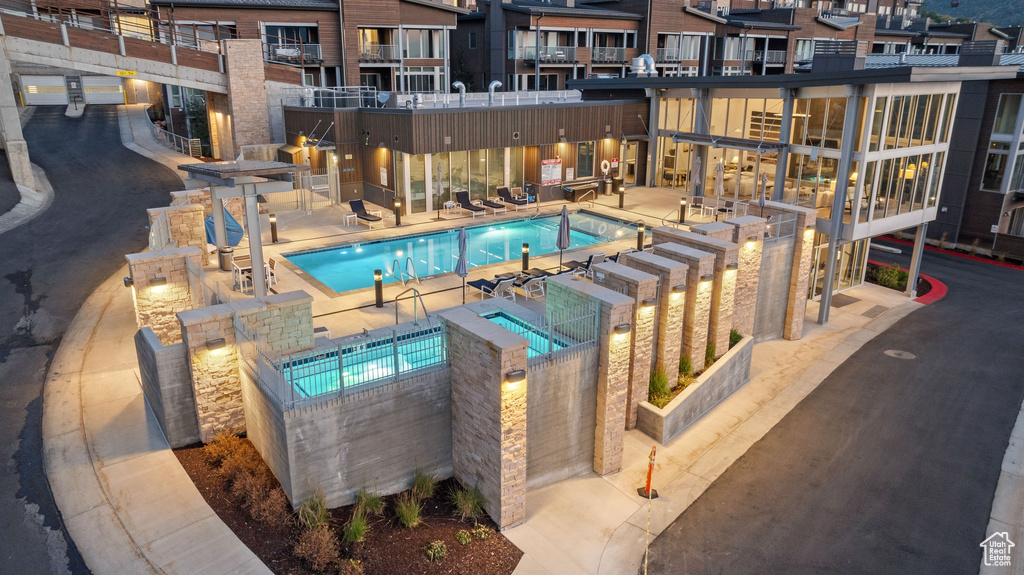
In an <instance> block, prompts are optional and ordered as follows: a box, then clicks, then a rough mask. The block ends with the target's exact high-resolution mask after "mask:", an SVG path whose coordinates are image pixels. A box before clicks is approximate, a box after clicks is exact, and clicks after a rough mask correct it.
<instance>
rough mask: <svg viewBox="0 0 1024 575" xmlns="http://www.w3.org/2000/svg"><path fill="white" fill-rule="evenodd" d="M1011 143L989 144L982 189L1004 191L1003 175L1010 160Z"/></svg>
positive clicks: (982, 177)
mask: <svg viewBox="0 0 1024 575" xmlns="http://www.w3.org/2000/svg"><path fill="white" fill-rule="evenodd" d="M1009 150H1010V145H1009V144H1007V143H1004V142H992V143H991V144H989V152H988V158H986V160H985V172H984V173H983V174H982V176H981V189H983V190H988V191H991V192H999V191H1002V188H1003V175H1004V174H1005V173H1006V164H1008V163H1009V162H1010V160H1009V158H1010V156H1009Z"/></svg>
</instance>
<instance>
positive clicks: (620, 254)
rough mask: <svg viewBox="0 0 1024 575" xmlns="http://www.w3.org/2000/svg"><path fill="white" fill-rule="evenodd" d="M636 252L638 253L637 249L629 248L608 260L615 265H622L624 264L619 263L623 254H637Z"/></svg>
mask: <svg viewBox="0 0 1024 575" xmlns="http://www.w3.org/2000/svg"><path fill="white" fill-rule="evenodd" d="M635 252H636V248H627V249H624V250H622V251H621V252H619V253H617V254H615V255H614V256H612V257H610V258H608V259H609V260H610V261H613V262H615V263H622V262H620V261H619V258H621V257H622V255H623V254H632V253H635Z"/></svg>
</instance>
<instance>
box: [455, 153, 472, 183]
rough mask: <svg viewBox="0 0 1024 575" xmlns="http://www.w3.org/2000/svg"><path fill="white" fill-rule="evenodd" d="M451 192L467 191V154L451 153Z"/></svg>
mask: <svg viewBox="0 0 1024 575" xmlns="http://www.w3.org/2000/svg"><path fill="white" fill-rule="evenodd" d="M451 168H452V191H453V192H460V191H463V190H468V189H469V152H452V154H451Z"/></svg>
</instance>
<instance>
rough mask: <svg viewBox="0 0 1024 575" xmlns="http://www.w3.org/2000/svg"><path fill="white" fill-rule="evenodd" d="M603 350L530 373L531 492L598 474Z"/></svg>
mask: <svg viewBox="0 0 1024 575" xmlns="http://www.w3.org/2000/svg"><path fill="white" fill-rule="evenodd" d="M597 352H598V350H597V347H596V346H595V347H591V348H588V349H585V350H583V351H580V352H576V353H572V354H570V355H567V356H560V357H558V356H556V357H555V358H554V359H552V360H550V361H545V362H543V363H540V364H537V365H532V366H530V368H529V369H528V370H527V380H528V381H529V382H530V386H529V389H527V392H526V394H527V398H526V444H527V445H528V446H529V449H528V450H527V451H526V486H527V488H529V489H537V488H539V487H543V486H545V485H550V484H552V483H555V482H558V481H562V480H564V479H569V478H571V477H579V476H582V475H587V474H589V473H590V472H591V471H592V470H593V467H594V457H593V453H594V428H595V422H594V414H595V413H596V410H597Z"/></svg>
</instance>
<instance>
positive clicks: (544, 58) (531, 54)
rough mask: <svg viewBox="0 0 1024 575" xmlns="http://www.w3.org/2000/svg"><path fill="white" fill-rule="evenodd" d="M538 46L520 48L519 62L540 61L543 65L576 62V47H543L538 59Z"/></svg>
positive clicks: (517, 54)
mask: <svg viewBox="0 0 1024 575" xmlns="http://www.w3.org/2000/svg"><path fill="white" fill-rule="evenodd" d="M537 54H538V52H537V48H536V46H520V47H519V48H517V49H516V59H517V60H531V61H533V60H539V61H540V62H542V63H552V64H558V63H568V62H575V61H576V47H575V46H541V47H540V57H539V58H538V57H537Z"/></svg>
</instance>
